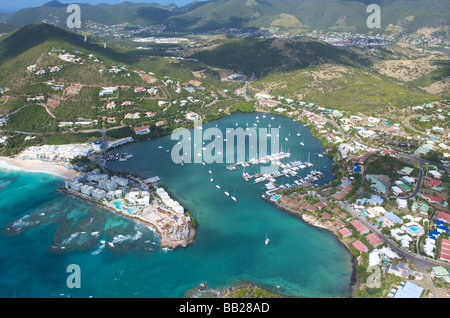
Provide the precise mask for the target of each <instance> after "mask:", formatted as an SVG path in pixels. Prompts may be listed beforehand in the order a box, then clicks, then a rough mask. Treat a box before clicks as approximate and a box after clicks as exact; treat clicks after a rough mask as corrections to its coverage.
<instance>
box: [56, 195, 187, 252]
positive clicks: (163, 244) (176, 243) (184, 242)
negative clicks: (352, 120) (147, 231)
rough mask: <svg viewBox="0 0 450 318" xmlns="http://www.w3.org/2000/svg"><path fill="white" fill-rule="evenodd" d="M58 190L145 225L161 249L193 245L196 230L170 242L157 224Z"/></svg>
mask: <svg viewBox="0 0 450 318" xmlns="http://www.w3.org/2000/svg"><path fill="white" fill-rule="evenodd" d="M59 189H60V190H61V191H62V192H64V193H66V194H68V195H73V196H75V197H77V198H80V199H82V200H85V201H88V202H90V203H92V204H95V205H97V206H99V207H102V208H104V209H106V210H108V211H111V212H114V213H116V214H118V215H120V216H122V217H125V218H127V219H131V220H134V221H136V222H139V223H141V224H143V225H145V226H147V227H149V228H151V229H154V230H155V231H156V233H158V236H159V237H160V238H161V248H169V249H176V248H177V247H188V246H189V245H192V244H194V241H195V235H196V230H195V229H193V228H191V229H190V232H189V233H190V236H189V237H188V238H187V239H184V240H177V241H174V240H171V239H170V238H168V237H166V236H165V235H163V233H162V231H161V229H160V228H159V227H158V226H157V224H154V223H152V222H150V221H148V220H145V219H143V218H141V217H139V216H134V215H130V214H125V213H122V212H120V211H118V210H115V209H113V208H111V207H110V206H108V205H107V204H104V203H103V202H100V201H97V200H95V199H92V198H90V197H88V196H86V195H84V194H82V193H78V192H76V191H72V190H69V189H67V188H65V187H60V188H59Z"/></svg>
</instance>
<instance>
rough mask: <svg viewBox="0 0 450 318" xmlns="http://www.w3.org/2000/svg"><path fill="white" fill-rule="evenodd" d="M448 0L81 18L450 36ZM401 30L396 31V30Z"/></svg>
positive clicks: (273, 2) (51, 6)
mask: <svg viewBox="0 0 450 318" xmlns="http://www.w3.org/2000/svg"><path fill="white" fill-rule="evenodd" d="M369 2H370V3H376V4H378V5H380V7H381V28H380V29H369V28H368V27H367V24H366V20H367V18H368V16H369V15H370V13H367V12H366V9H367V5H368V3H369ZM449 6H450V0H428V1H426V2H424V1H421V0H378V1H373V0H370V1H368V0H321V1H315V0H300V1H298V0H282V1H280V0H245V1H243V0H210V1H194V2H191V3H189V4H187V5H184V6H176V5H173V4H171V5H166V6H163V5H160V4H157V3H155V2H153V3H134V2H129V1H124V2H122V3H119V4H115V5H105V4H98V5H88V6H84V7H83V10H82V19H83V20H89V21H92V22H95V23H101V24H108V25H112V24H121V23H129V24H135V25H136V24H160V23H164V24H168V25H170V26H171V29H172V30H173V31H179V32H208V31H211V30H215V29H220V28H224V27H225V28H250V29H260V30H269V31H272V32H279V31H287V32H296V31H298V30H299V29H309V30H312V29H319V30H329V31H344V32H356V33H365V34H369V33H372V34H376V33H383V32H384V33H386V32H387V33H392V30H393V29H395V30H397V32H399V33H400V34H412V33H416V32H418V31H419V30H421V29H422V28H438V29H439V30H437V31H436V32H444V33H445V35H446V36H448V35H449V34H450V27H449V26H450V18H449V17H448V15H447V14H446V12H447V9H448V7H449ZM67 16H68V13H67V12H66V11H65V5H64V4H62V3H61V2H59V1H57V0H54V1H51V2H48V3H47V4H44V5H43V6H41V7H38V8H33V9H23V10H20V11H19V12H16V13H14V14H11V15H9V16H7V17H6V18H5V21H6V22H7V23H9V24H14V25H18V26H22V25H26V24H36V23H41V22H47V23H52V24H55V25H58V26H61V27H64V23H65V21H66V18H67ZM399 30H400V31H399Z"/></svg>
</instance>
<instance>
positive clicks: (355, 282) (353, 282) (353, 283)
mask: <svg viewBox="0 0 450 318" xmlns="http://www.w3.org/2000/svg"><path fill="white" fill-rule="evenodd" d="M268 202H269V203H272V204H273V205H274V206H275V207H276V208H279V209H280V210H283V211H285V212H288V213H289V214H292V215H294V216H296V217H300V218H301V219H302V220H303V221H304V222H305V223H307V224H309V225H311V226H314V227H317V228H320V229H323V230H326V231H328V232H330V233H332V234H333V235H334V236H335V237H336V239H337V240H338V242H339V243H340V244H342V245H343V246H344V247H345V248H346V249H347V250H348V251H349V253H350V254H351V252H350V249H349V246H348V245H347V244H346V243H345V242H344V241H342V240H341V239H339V237H338V236H337V234H336V233H335V232H334V231H333V229H332V228H330V227H328V226H326V225H324V224H323V223H321V222H320V221H318V220H316V219H315V218H314V217H313V216H311V215H307V214H305V213H300V212H298V211H294V210H291V209H289V208H287V207H285V206H282V205H280V204H278V202H275V203H273V202H271V201H268ZM351 255H352V274H351V278H350V288H351V290H352V296H351V297H355V296H356V291H357V290H358V289H359V283H360V282H359V278H358V272H357V268H356V267H357V265H358V261H357V259H356V258H355V256H353V254H351Z"/></svg>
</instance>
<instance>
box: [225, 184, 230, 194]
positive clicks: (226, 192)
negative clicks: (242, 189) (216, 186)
mask: <svg viewBox="0 0 450 318" xmlns="http://www.w3.org/2000/svg"><path fill="white" fill-rule="evenodd" d="M223 193H225V194H226V195H227V196H230V193H229V192H228V186H227V191H224V192H223Z"/></svg>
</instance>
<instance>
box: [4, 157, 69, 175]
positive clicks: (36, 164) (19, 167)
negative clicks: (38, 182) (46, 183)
mask: <svg viewBox="0 0 450 318" xmlns="http://www.w3.org/2000/svg"><path fill="white" fill-rule="evenodd" d="M0 169H6V170H15V171H25V172H34V173H47V174H51V175H54V176H58V177H61V178H63V179H73V178H76V177H77V174H76V172H75V171H73V170H69V169H67V168H65V167H63V166H59V165H56V164H50V163H45V162H43V161H41V160H35V159H30V160H28V159H18V158H10V157H0Z"/></svg>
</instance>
